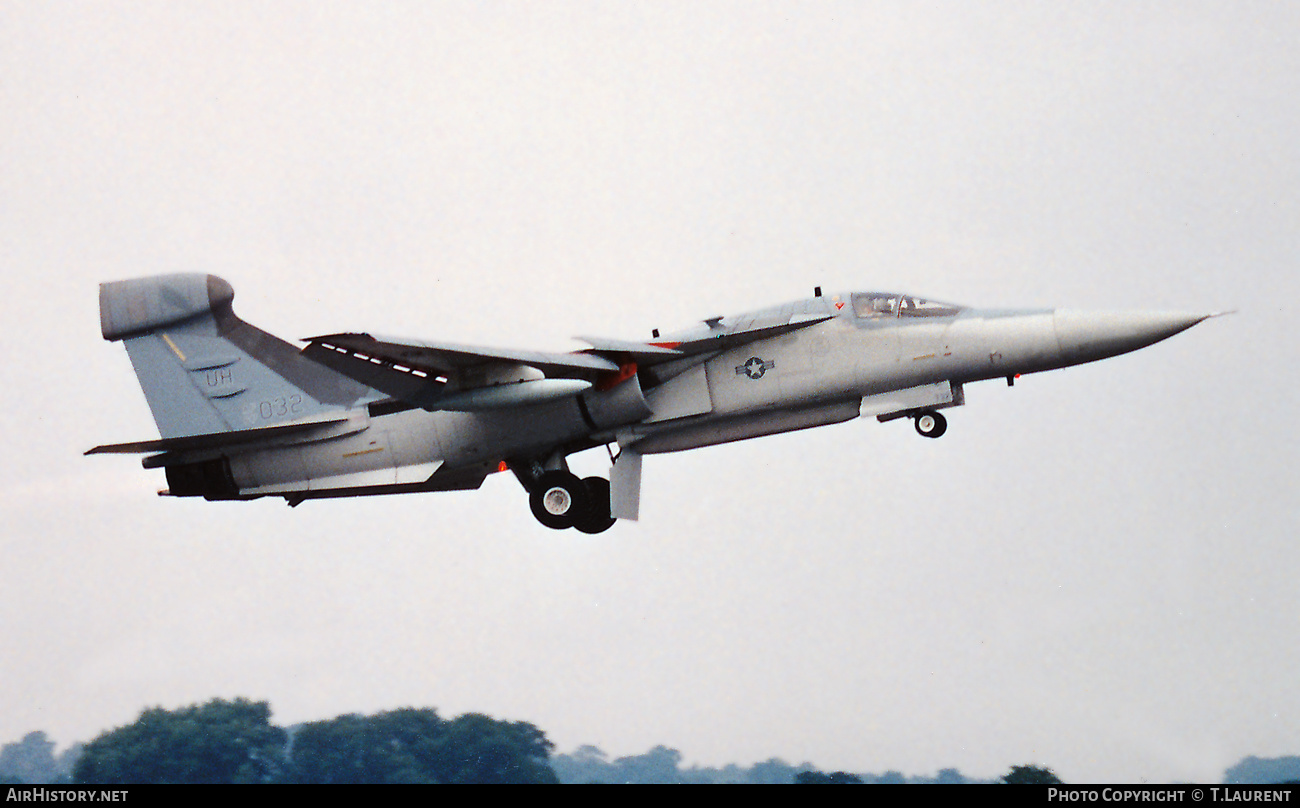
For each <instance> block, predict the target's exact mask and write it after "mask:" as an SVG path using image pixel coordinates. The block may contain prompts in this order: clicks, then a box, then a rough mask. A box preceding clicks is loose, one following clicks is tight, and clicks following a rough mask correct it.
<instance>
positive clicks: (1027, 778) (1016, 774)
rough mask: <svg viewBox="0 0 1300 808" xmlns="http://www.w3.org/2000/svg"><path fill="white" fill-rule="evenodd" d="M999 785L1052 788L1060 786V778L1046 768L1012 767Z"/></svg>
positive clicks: (1061, 782)
mask: <svg viewBox="0 0 1300 808" xmlns="http://www.w3.org/2000/svg"><path fill="white" fill-rule="evenodd" d="M998 782H999V783H1006V784H1009V785H1031V786H1053V785H1062V784H1063V781H1062V780H1061V778H1059V777H1057V776H1056V773H1055V772H1053V771H1052V770H1051V769H1049V768H1047V767H1046V766H1032V765H1031V766H1012V767H1011V771H1009V772H1007V773H1006V774H1004V775H1002V779H1001V780H999V781H998Z"/></svg>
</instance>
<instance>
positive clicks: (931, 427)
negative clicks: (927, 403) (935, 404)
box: [914, 410, 948, 438]
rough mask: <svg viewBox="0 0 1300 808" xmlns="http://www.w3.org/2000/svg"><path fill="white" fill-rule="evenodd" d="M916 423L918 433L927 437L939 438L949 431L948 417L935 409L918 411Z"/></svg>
mask: <svg viewBox="0 0 1300 808" xmlns="http://www.w3.org/2000/svg"><path fill="white" fill-rule="evenodd" d="M914 424H915V425H916V432H917V434H918V435H921V436H923V437H926V438H937V437H939V436H940V435H942V434H943V433H945V432H947V431H948V419H947V418H944V417H943V416H942V415H940V414H939V413H937V412H935V411H934V410H926V411H925V412H920V413H917V414H916V419H915V420H914Z"/></svg>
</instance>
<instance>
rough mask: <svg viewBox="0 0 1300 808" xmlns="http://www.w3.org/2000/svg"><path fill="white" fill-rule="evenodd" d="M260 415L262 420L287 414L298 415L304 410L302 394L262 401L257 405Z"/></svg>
mask: <svg viewBox="0 0 1300 808" xmlns="http://www.w3.org/2000/svg"><path fill="white" fill-rule="evenodd" d="M257 412H258V415H260V416H262V420H264V421H265V420H268V419H271V418H283V417H284V416H286V415H298V414H299V413H301V412H302V396H300V395H297V394H295V395H292V396H289V397H287V398H285V397H281V398H273V399H271V400H270V401H262V402H260V403H258V405H257Z"/></svg>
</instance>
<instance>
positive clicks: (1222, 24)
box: [0, 0, 1300, 781]
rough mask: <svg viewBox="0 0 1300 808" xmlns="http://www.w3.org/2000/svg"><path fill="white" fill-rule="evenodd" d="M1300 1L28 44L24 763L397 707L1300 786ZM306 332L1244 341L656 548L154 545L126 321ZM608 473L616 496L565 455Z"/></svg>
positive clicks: (682, 525) (851, 6)
mask: <svg viewBox="0 0 1300 808" xmlns="http://www.w3.org/2000/svg"><path fill="white" fill-rule="evenodd" d="M1298 8H1300V7H1297V6H1295V5H1294V4H1288V3H1250V2H1230V3H1229V2H1222V3H1205V2H1187V1H1186V0H1179V1H1178V2H1164V3H1143V4H1137V5H1136V6H1135V5H1134V4H1132V3H1104V2H1087V3H1082V2H1081V3H1071V4H1066V3H1031V2H1026V3H982V4H971V3H965V2H951V3H924V4H923V3H915V2H903V3H872V2H850V3H842V4H841V3H827V2H800V3H794V2H789V3H778V2H755V1H753V0H751V1H749V2H738V3H723V2H710V3H673V2H654V3H634V2H618V3H612V2H611V3H600V2H584V3H579V2H549V3H544V4H543V3H531V2H520V3H506V2H499V3H468V2H466V3H429V2H418V3H399V2H386V3H382V4H381V3H375V4H369V5H366V4H358V3H336V4H330V3H321V2H302V3H291V2H281V3H275V4H269V5H268V4H265V3H231V2H221V3H203V2H193V3H170V2H159V3H131V4H117V3H75V2H68V3H57V4H50V3H32V2H6V3H4V4H3V5H0V267H2V268H3V272H4V277H5V280H6V287H5V292H6V294H5V295H4V296H3V298H2V299H0V336H2V337H3V340H4V343H5V344H6V346H7V348H8V350H7V356H6V358H5V361H4V363H3V364H2V365H0V383H2V384H3V389H4V390H5V391H6V394H7V398H8V401H9V408H8V414H7V417H6V418H5V419H4V420H3V427H0V429H3V442H2V444H0V445H3V447H4V449H3V451H4V460H5V462H4V463H3V464H0V508H2V509H3V511H2V512H3V521H4V525H5V528H4V530H3V532H2V533H0V559H3V563H2V566H0V569H2V570H3V572H0V648H3V649H4V652H3V654H0V683H3V686H2V687H0V742H3V741H10V740H17V739H18V738H20V737H21V736H22V735H23V734H24V733H25V732H28V731H31V730H35V729H43V730H46V731H47V732H49V733H50V735H51V736H52V737H53V738H55V739H56V740H57V741H59V742H60V743H68V742H71V741H73V740H88V739H89V738H91V737H93V736H94V735H96V734H98V733H99V732H100V731H102V730H104V729H106V728H109V727H112V726H116V725H121V724H124V723H128V722H130V721H132V720H134V718H135V717H136V715H137V714H138V712H139V711H140V709H142V708H143V707H145V706H148V705H155V704H160V705H164V706H169V707H172V706H179V705H183V704H187V703H193V702H196V701H202V700H206V699H208V698H211V697H215V696H225V697H233V696H236V695H244V696H249V697H252V698H257V699H267V700H269V701H270V702H271V704H272V706H273V708H274V710H275V718H276V720H277V721H278V722H280V723H284V724H287V723H293V722H298V721H305V720H312V719H319V718H325V717H331V716H334V715H338V714H340V713H345V712H350V711H360V712H373V711H376V710H380V709H385V708H391V707H396V706H401V705H418V706H435V707H437V708H438V709H439V710H440V711H442V712H443V713H444V714H448V715H452V714H458V713H461V712H465V711H480V712H485V713H488V714H490V715H493V716H496V717H500V718H509V719H519V720H528V721H532V722H534V723H536V724H537V725H538V726H540V727H541V728H542V729H544V730H545V731H546V732H547V733H548V735H549V736H550V737H551V738H552V739H553V740H554V741H555V742H556V743H557V744H558V745H559V747H560V748H561V749H562V750H565V751H568V750H571V749H572V748H574V747H575V746H577V745H578V744H582V743H592V744H595V745H597V746H600V747H601V748H602V749H604V750H605V751H606V752H608V753H610V754H611V755H626V754H636V753H640V752H642V751H645V750H646V749H648V748H649V747H651V746H653V745H655V744H659V743H663V744H667V745H670V746H674V747H677V748H679V749H681V750H682V752H683V754H684V755H685V757H686V760H687V761H688V762H693V763H699V764H706V765H707V764H721V763H726V762H739V763H749V762H753V761H755V760H759V759H765V758H767V757H770V756H780V757H783V758H785V759H786V760H788V761H791V762H799V761H804V760H809V761H812V762H814V763H815V764H817V765H819V766H821V767H823V768H826V769H846V770H855V771H884V770H886V769H899V770H902V771H904V772H907V773H909V774H931V773H933V772H934V771H936V770H937V769H939V768H941V767H946V766H956V767H959V768H960V769H961V770H962V771H963V772H965V773H967V774H968V775H973V776H985V777H991V776H995V775H997V774H1000V773H1002V772H1004V771H1005V770H1006V769H1007V768H1008V767H1009V766H1010V765H1011V764H1017V763H1025V762H1040V763H1043V764H1047V765H1050V766H1052V767H1054V768H1055V769H1056V770H1057V772H1058V773H1059V774H1060V775H1061V776H1062V777H1063V778H1064V779H1066V780H1072V781H1087V780H1128V781H1135V780H1152V781H1161V780H1174V779H1179V780H1198V779H1199V780H1217V779H1218V778H1219V777H1221V775H1222V772H1223V770H1224V768H1226V767H1227V766H1229V765H1231V764H1232V763H1234V762H1236V761H1237V760H1238V759H1239V758H1241V757H1242V756H1244V755H1247V754H1255V755H1261V756H1273V755H1282V754H1298V753H1300V729H1297V728H1298V727H1300V690H1297V688H1296V686H1295V676H1296V670H1297V667H1298V664H1297V663H1300V653H1298V652H1297V650H1296V649H1297V648H1298V647H1300V643H1297V634H1298V633H1300V632H1298V629H1300V594H1298V593H1297V590H1296V587H1295V570H1296V568H1297V565H1300V548H1298V547H1297V543H1296V541H1295V539H1296V538H1297V535H1296V534H1297V530H1296V528H1297V522H1300V504H1298V503H1300V497H1297V492H1296V462H1295V459H1294V458H1295V456H1296V452H1297V449H1298V448H1300V447H1298V446H1297V428H1296V426H1295V421H1294V418H1295V414H1296V401H1297V400H1298V399H1300V381H1298V374H1297V372H1296V368H1297V367H1300V349H1297V337H1298V336H1300V333H1298V331H1300V329H1297V327H1296V325H1295V320H1294V318H1295V316H1296V307H1295V304H1294V300H1295V298H1296V296H1297V293H1300V282H1298V281H1297V272H1296V265H1297V257H1300V225H1297V222H1300V139H1297V137H1296V136H1295V132H1296V131H1297V124H1300V115H1298V114H1297V113H1298V112H1300V49H1297V48H1296V42H1297V36H1298V35H1300V10H1297V9H1298ZM179 271H186V272H191V271H195V272H212V273H215V274H218V275H221V276H222V277H224V278H226V279H227V280H229V281H230V282H231V283H232V284H233V285H234V286H235V288H236V291H237V298H236V301H235V308H236V311H237V312H238V313H239V314H240V315H241V316H242V317H243V318H244V319H247V320H249V321H250V322H253V323H255V324H257V325H259V326H261V327H263V328H265V329H267V330H269V331H272V332H273V333H276V334H278V335H281V336H283V337H286V338H291V339H292V338H299V337H305V336H308V335H311V334H318V333H328V332H332V331H343V330H364V329H372V330H376V331H381V332H384V333H393V334H406V335H410V336H413V337H424V338H430V339H443V340H452V341H458V342H471V343H473V342H477V343H482V344H490V345H505V346H518V347H544V348H552V349H555V348H559V349H564V348H570V347H572V348H576V347H578V345H577V344H576V343H572V342H570V341H569V338H570V337H571V336H572V335H574V334H579V333H586V334H606V335H609V336H614V337H624V338H644V337H646V336H648V334H649V330H650V329H651V328H654V327H659V328H664V329H670V328H678V327H683V326H687V325H689V324H690V323H691V322H692V321H697V320H699V319H701V318H703V317H706V316H711V315H715V314H722V313H734V312H739V311H743V310H746V309H749V308H757V307H760V306H764V305H768V304H773V303H778V302H781V301H785V300H789V299H795V298H800V297H805V296H807V295H808V294H810V293H811V290H812V287H813V286H814V285H821V286H824V287H826V288H827V289H828V290H833V289H838V290H851V289H872V288H879V289H891V290H903V291H910V292H914V293H916V294H920V295H925V296H933V297H936V298H939V299H945V300H954V301H957V302H962V303H968V304H973V305H990V306H1039V305H1046V306H1063V307H1075V308H1105V307H1118V308H1154V309H1185V310H1193V311H1215V310H1222V309H1232V308H1236V309H1240V313H1239V314H1237V315H1236V316H1233V317H1228V318H1223V319H1217V320H1213V321H1210V322H1208V323H1205V324H1202V325H1200V326H1197V327H1196V328H1194V329H1192V330H1191V331H1189V332H1187V333H1185V334H1181V335H1179V336H1177V337H1174V338H1173V339H1171V340H1170V341H1168V342H1165V343H1161V344H1159V345H1157V346H1154V347H1152V348H1148V349H1146V350H1143V351H1140V352H1137V353H1134V354H1130V355H1127V356H1124V357H1119V358H1116V359H1111V360H1107V361H1105V362H1102V363H1098V364H1095V365H1089V366H1084V367H1079V368H1074V369H1069V370H1066V371H1058V372H1053V373H1048V374H1043V375H1038V376H1029V377H1026V378H1024V379H1022V380H1021V382H1020V383H1019V384H1017V385H1016V387H1015V388H1014V389H1012V390H1008V389H1007V388H1006V387H1005V386H1002V385H1000V384H997V383H986V384H981V385H974V386H971V387H970V388H968V390H967V402H968V406H967V407H965V408H963V409H961V410H956V411H954V412H953V413H952V415H951V417H950V428H949V431H948V434H947V435H946V436H945V437H944V438H943V439H942V440H939V441H927V440H923V439H920V438H918V437H917V436H916V434H915V433H914V432H913V431H912V429H911V428H910V426H908V425H907V424H906V423H905V422H899V423H892V424H886V425H880V424H876V423H875V422H874V421H871V422H855V423H850V424H846V425H840V426H834V427H827V428H824V429H819V430H812V431H809V432H804V433H796V434H793V435H785V436H779V437H772V438H764V439H761V440H757V441H749V442H747V443H741V444H733V445H730V446H723V447H715V448H708V449H701V450H697V451H694V452H687V453H683V454H677V455H664V456H655V457H651V458H649V459H648V460H647V461H646V471H645V491H644V495H643V500H642V521H641V522H640V523H637V524H620V525H619V526H617V527H616V528H615V529H614V530H612V531H610V532H608V533H605V534H602V535H600V536H594V537H593V536H585V535H582V534H578V533H576V532H574V531H566V532H563V533H555V532H552V531H549V530H546V529H544V528H541V527H540V526H538V525H537V524H536V523H535V522H534V521H533V519H532V517H531V515H530V514H529V513H528V508H527V503H526V500H525V497H524V496H523V494H522V491H521V490H520V489H519V486H518V485H517V483H515V482H514V480H513V479H510V478H508V476H505V475H498V476H494V477H492V478H490V479H489V480H488V482H487V483H486V484H485V485H484V487H483V488H482V489H481V490H480V491H478V492H469V493H450V494H433V495H425V496H408V497H388V498H371V499H357V500H342V501H332V502H309V503H306V504H305V505H303V506H302V507H300V508H297V509H294V510H290V509H289V508H287V507H285V506H284V504H283V503H282V502H281V501H278V500H259V501H256V502H251V503H205V502H202V501H197V502H196V501H193V500H167V499H159V498H157V497H156V496H155V495H154V492H155V490H156V489H158V488H161V487H163V485H164V484H165V483H164V480H163V479H162V475H161V473H159V472H157V471H144V470H142V469H141V468H140V467H139V465H138V462H137V460H136V459H135V458H131V457H96V458H84V457H82V456H81V453H82V452H83V451H84V450H85V449H87V448H89V447H91V446H94V445H96V444H99V443H107V442H117V441H127V440H138V439H145V438H149V437H152V436H154V435H156V434H157V432H156V429H155V427H154V425H153V422H152V420H151V419H150V417H149V413H148V410H147V407H146V406H145V403H144V399H143V396H142V395H141V393H140V392H139V388H138V387H137V386H136V383H135V378H134V375H133V374H132V372H131V369H130V364H129V362H128V360H127V358H126V355H125V352H124V351H122V350H121V347H120V346H119V345H114V344H109V343H105V342H103V341H102V340H101V339H100V337H99V331H98V316H97V297H96V295H97V284H98V283H99V282H100V281H103V280H115V279H120V278H126V277H134V276H138V275H147V274H153V273H160V272H179ZM574 463H575V467H576V468H577V470H579V471H582V472H584V473H604V472H605V470H606V467H607V464H608V461H607V460H606V459H605V458H604V455H603V453H601V452H591V453H588V454H586V455H581V456H578V457H576V458H574Z"/></svg>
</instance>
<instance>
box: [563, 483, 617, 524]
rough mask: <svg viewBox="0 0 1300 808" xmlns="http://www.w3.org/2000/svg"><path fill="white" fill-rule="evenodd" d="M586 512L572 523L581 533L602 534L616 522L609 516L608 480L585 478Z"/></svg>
mask: <svg viewBox="0 0 1300 808" xmlns="http://www.w3.org/2000/svg"><path fill="white" fill-rule="evenodd" d="M582 484H583V485H584V486H586V487H587V498H588V505H587V512H586V513H584V514H581V515H580V516H578V518H577V519H575V520H574V521H573V526H574V527H576V528H577V529H578V530H580V531H582V532H583V533H604V532H605V531H606V530H609V529H610V528H611V527H613V526H614V523H615V522H617V521H618V520H617V519H615V518H614V517H612V516H610V515H609V480H606V479H605V478H604V477H586V478H584V479H583V481H582Z"/></svg>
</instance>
